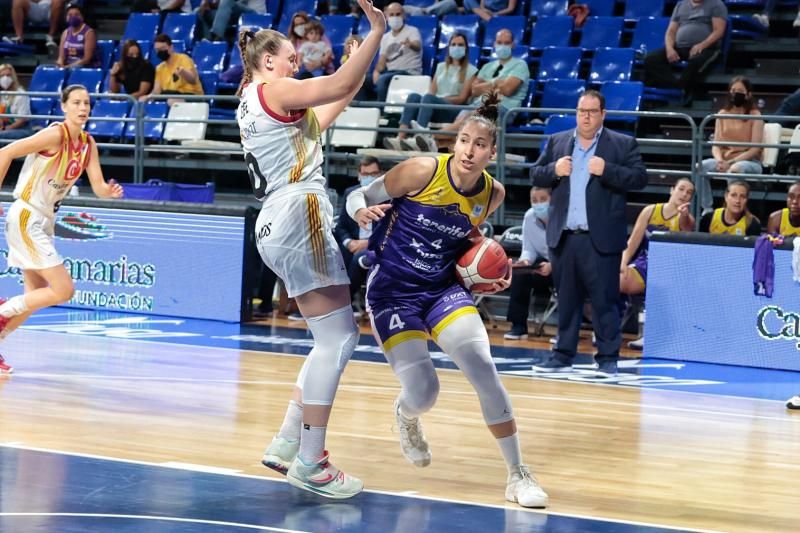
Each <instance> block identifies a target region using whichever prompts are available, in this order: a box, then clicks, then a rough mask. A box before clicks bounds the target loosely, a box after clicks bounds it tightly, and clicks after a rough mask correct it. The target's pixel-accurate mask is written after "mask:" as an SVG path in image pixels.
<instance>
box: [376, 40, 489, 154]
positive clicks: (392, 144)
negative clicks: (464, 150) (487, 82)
mask: <svg viewBox="0 0 800 533" xmlns="http://www.w3.org/2000/svg"><path fill="white" fill-rule="evenodd" d="M477 72H478V69H477V68H475V66H474V65H472V64H471V63H470V62H469V44H468V43H467V37H466V36H465V35H464V34H463V33H454V34H453V35H452V36H450V42H449V43H448V48H447V58H446V59H445V60H444V61H441V62H440V63H439V64H438V65H436V72H435V73H434V75H433V79H432V80H431V85H430V88H429V89H428V94H426V95H424V96H422V95H420V94H419V93H410V94H409V95H408V98H407V99H406V103H407V104H418V103H420V102H421V103H423V104H450V105H461V104H465V103H466V102H467V99H468V98H469V97H470V95H471V94H472V83H473V81H474V80H475V74H476V73H477ZM458 113H459V110H458V109H434V108H430V107H410V106H406V107H404V108H403V115H402V116H401V117H400V131H399V132H398V134H397V137H386V138H385V139H384V140H383V144H384V146H385V147H386V148H388V149H390V150H403V149H409V150H418V149H420V148H419V147H417V146H416V145H412V144H411V143H401V141H402V140H403V139H405V138H406V132H405V131H404V130H407V129H408V128H409V126H411V125H412V124H413V126H414V127H415V128H418V127H422V128H427V127H428V124H430V122H431V121H434V122H453V121H454V120H455V119H456V117H457V116H458ZM422 149H425V147H422Z"/></svg>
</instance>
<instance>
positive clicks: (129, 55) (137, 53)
mask: <svg viewBox="0 0 800 533" xmlns="http://www.w3.org/2000/svg"><path fill="white" fill-rule="evenodd" d="M155 76H156V71H155V68H153V65H152V64H151V63H150V62H149V61H148V60H146V59H145V58H144V57H143V55H142V49H141V48H140V47H139V43H137V42H136V41H134V40H133V39H128V40H127V41H125V44H124V45H123V46H122V55H121V56H120V60H119V61H117V62H116V63H114V66H112V67H111V79H110V82H111V83H110V88H109V90H110V92H112V93H118V92H120V86H122V87H124V89H125V92H126V93H128V94H129V95H131V96H133V97H134V98H139V97H140V96H146V95H148V94H150V92H151V91H152V90H153V81H154V80H155Z"/></svg>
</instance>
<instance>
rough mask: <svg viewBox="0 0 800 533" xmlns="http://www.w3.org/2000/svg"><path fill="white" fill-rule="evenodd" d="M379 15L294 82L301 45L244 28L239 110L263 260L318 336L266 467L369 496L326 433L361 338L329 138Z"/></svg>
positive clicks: (377, 31) (365, 0) (376, 33)
mask: <svg viewBox="0 0 800 533" xmlns="http://www.w3.org/2000/svg"><path fill="white" fill-rule="evenodd" d="M358 4H359V5H360V6H361V9H363V10H364V13H365V14H366V17H367V18H368V20H369V21H370V24H371V29H370V32H369V34H368V35H367V37H366V39H364V42H363V43H362V44H361V45H360V46H357V47H353V49H352V51H351V55H350V59H348V61H347V63H345V64H344V65H342V67H341V68H340V69H339V70H338V71H336V72H335V73H334V74H332V75H330V76H321V77H316V78H309V79H304V80H297V79H294V78H293V76H294V74H296V73H297V72H298V65H297V51H296V50H295V49H294V46H292V43H291V42H290V41H289V40H288V39H287V38H286V37H285V36H284V35H283V34H281V33H279V32H277V31H273V30H260V31H258V32H252V31H243V32H241V34H240V36H239V48H240V50H241V54H242V60H243V63H244V76H243V78H242V86H241V87H240V89H239V95H240V97H241V102H240V104H239V109H238V112H237V118H238V121H239V129H240V131H241V137H242V148H243V150H244V155H245V162H246V164H247V168H248V172H249V174H250V181H251V184H252V186H253V192H254V193H255V196H256V198H258V199H259V200H260V201H261V202H262V208H261V213H260V214H259V217H258V220H257V222H256V244H257V246H258V250H259V253H260V254H261V258H262V259H263V260H264V262H265V263H266V265H267V266H268V267H269V268H270V269H272V270H273V271H274V272H275V273H276V274H277V275H278V276H280V278H281V279H282V280H283V282H284V284H285V285H286V290H287V293H288V294H289V296H290V297H294V298H295V299H296V301H297V305H298V307H299V309H300V312H301V313H302V314H303V316H304V317H305V319H306V321H307V323H308V329H309V330H310V331H311V334H312V336H313V337H314V347H313V348H312V350H311V352H310V353H309V354H308V357H307V358H306V361H305V363H304V364H303V368H302V369H301V371H300V374H299V376H298V378H297V382H296V386H295V388H294V390H293V392H292V399H291V401H290V402H289V408H288V410H287V412H286V416H285V418H284V421H283V424H282V426H281V429H280V430H279V432H278V435H277V436H276V437H275V438H274V439H273V440H272V442H271V443H270V445H269V446H268V447H267V450H266V452H265V453H264V457H263V459H262V463H264V465H265V466H268V467H269V468H272V469H274V470H276V471H278V472H280V473H282V474H286V476H287V479H288V481H289V483H291V484H292V485H294V486H296V487H299V488H302V489H305V490H309V491H311V492H315V493H317V494H320V495H322V496H326V497H329V498H338V499H342V498H349V497H352V496H355V495H356V494H358V493H359V492H361V491H362V490H363V488H364V484H363V483H362V482H361V480H359V479H356V478H354V477H352V476H348V475H345V474H344V472H341V471H340V470H338V469H337V468H336V467H335V466H333V464H332V463H330V462H329V459H328V453H327V452H326V451H325V432H326V429H327V425H328V418H329V417H330V412H331V405H332V404H333V399H334V396H335V394H336V388H337V387H338V385H339V378H340V376H341V373H342V371H343V370H344V367H345V365H346V364H347V361H348V360H349V358H350V355H351V354H352V353H353V350H354V349H355V347H356V345H357V344H358V336H359V334H358V327H357V326H356V323H355V319H354V318H353V311H352V308H351V306H350V303H351V302H350V291H349V283H350V281H349V279H348V276H347V271H346V269H345V266H344V262H343V261H342V256H341V253H340V252H339V248H338V246H337V244H336V240H335V239H334V237H333V232H332V226H333V207H332V206H331V204H330V201H329V200H328V196H327V193H326V191H325V177H324V176H323V175H322V170H321V168H322V151H321V150H322V148H321V145H320V142H319V137H320V134H321V133H322V132H323V131H324V130H325V129H326V128H327V127H328V126H330V125H331V124H332V123H333V121H334V120H336V117H337V116H338V115H339V113H341V112H342V110H343V109H344V107H345V106H346V105H347V104H348V103H350V101H351V100H352V99H353V96H354V95H355V94H356V92H357V91H358V90H359V89H360V87H361V84H362V83H363V81H364V75H365V73H366V72H367V69H368V68H369V65H370V63H371V62H372V59H373V57H374V56H375V53H376V52H377V50H378V46H379V45H380V39H381V36H382V35H383V33H384V31H385V28H386V20H385V19H384V16H383V13H382V12H381V11H380V10H378V9H376V8H375V7H373V5H372V2H371V1H369V0H358Z"/></svg>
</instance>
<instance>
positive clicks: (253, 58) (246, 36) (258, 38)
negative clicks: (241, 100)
mask: <svg viewBox="0 0 800 533" xmlns="http://www.w3.org/2000/svg"><path fill="white" fill-rule="evenodd" d="M285 40H286V37H285V36H284V35H283V34H282V33H281V32H278V31H275V30H259V31H257V32H255V31H253V30H251V29H249V28H243V29H242V30H241V31H240V32H239V53H240V54H241V56H242V68H243V69H244V72H243V73H242V82H241V83H240V84H239V90H238V91H236V96H240V97H241V96H242V91H243V90H244V87H245V85H247V84H248V83H250V82H251V81H253V71H254V70H258V68H259V67H260V65H259V60H260V59H261V58H262V57H263V56H264V54H270V55H278V52H279V51H280V49H281V45H282V44H283V41H285Z"/></svg>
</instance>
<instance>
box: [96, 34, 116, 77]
mask: <svg viewBox="0 0 800 533" xmlns="http://www.w3.org/2000/svg"><path fill="white" fill-rule="evenodd" d="M116 49H117V43H115V42H114V41H109V40H105V39H103V40H98V41H97V57H99V58H100V68H101V69H103V70H108V69H109V68H110V67H111V62H112V60H113V58H114V50H116Z"/></svg>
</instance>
